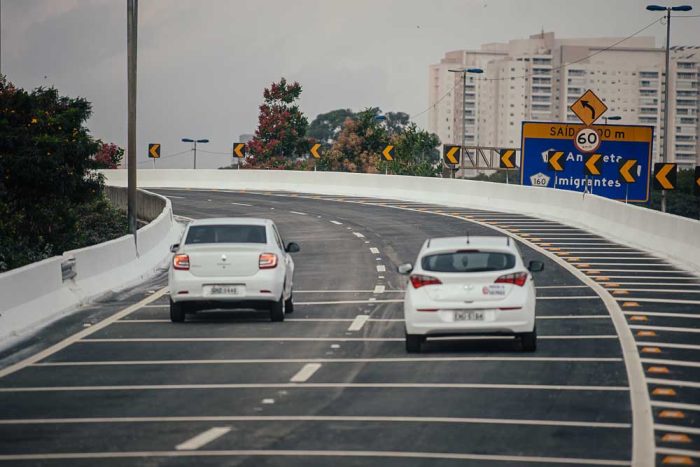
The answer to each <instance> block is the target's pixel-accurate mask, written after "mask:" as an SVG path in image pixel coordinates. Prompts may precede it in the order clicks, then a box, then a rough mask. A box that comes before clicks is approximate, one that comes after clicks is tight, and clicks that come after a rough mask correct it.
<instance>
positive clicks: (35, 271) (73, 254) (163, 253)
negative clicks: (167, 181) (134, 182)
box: [0, 188, 182, 348]
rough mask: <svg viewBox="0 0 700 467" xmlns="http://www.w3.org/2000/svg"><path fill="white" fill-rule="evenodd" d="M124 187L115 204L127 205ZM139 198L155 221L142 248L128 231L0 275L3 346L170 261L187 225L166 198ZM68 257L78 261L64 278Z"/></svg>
mask: <svg viewBox="0 0 700 467" xmlns="http://www.w3.org/2000/svg"><path fill="white" fill-rule="evenodd" d="M125 191H126V190H124V189H122V188H114V189H110V190H108V193H109V196H110V198H111V199H112V200H113V202H114V204H115V205H116V206H119V207H121V206H125V205H126V194H125ZM139 201H140V203H141V206H139V208H138V212H139V217H140V218H142V219H146V220H150V221H151V222H150V223H149V224H148V225H146V226H144V227H142V228H141V229H139V230H138V232H137V240H138V247H137V245H136V244H135V242H134V237H133V236H132V235H125V236H123V237H120V238H117V239H115V240H111V241H109V242H105V243H100V244H98V245H93V246H89V247H86V248H81V249H78V250H72V251H67V252H65V253H64V254H63V255H62V256H55V257H53V258H49V259H46V260H44V261H39V262H37V263H33V264H29V265H27V266H24V267H22V268H18V269H14V270H12V271H8V272H5V273H2V274H0V296H2V298H3V299H2V302H0V348H3V347H7V346H10V345H12V344H13V343H14V342H16V341H18V340H21V339H23V338H25V337H27V336H29V335H30V334H31V333H33V332H35V331H36V330H37V329H38V328H39V327H41V326H43V325H45V324H48V323H49V322H51V321H53V320H55V319H57V318H59V317H60V316H62V315H63V314H65V313H66V312H68V311H69V310H73V309H75V308H76V307H78V306H80V305H82V304H85V303H87V302H89V301H91V300H94V299H95V298H97V297H99V296H101V295H104V294H106V293H109V292H112V291H117V290H120V289H123V288H126V287H129V286H132V285H135V284H138V283H141V282H143V280H144V279H147V278H149V277H152V276H154V275H155V274H157V272H158V270H159V268H163V267H164V266H166V265H167V262H168V261H169V258H170V250H169V246H170V245H171V244H172V243H176V242H177V240H178V239H179V237H180V235H181V233H182V228H181V226H180V225H179V224H178V223H176V222H175V220H174V219H173V214H172V206H171V204H170V201H169V200H168V199H167V198H164V197H162V196H159V195H156V194H154V193H148V192H143V191H141V192H139ZM122 202H123V204H122ZM69 259H74V260H75V266H74V271H75V272H76V273H77V274H76V275H75V277H74V278H72V279H69V280H66V281H63V279H62V273H61V264H62V263H64V262H66V261H67V260H69Z"/></svg>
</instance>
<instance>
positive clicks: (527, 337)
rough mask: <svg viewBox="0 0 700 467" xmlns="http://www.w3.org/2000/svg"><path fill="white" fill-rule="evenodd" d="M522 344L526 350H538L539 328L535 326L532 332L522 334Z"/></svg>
mask: <svg viewBox="0 0 700 467" xmlns="http://www.w3.org/2000/svg"><path fill="white" fill-rule="evenodd" d="M520 345H521V347H522V349H523V351H524V352H534V351H535V350H537V328H533V330H532V332H524V333H522V334H520Z"/></svg>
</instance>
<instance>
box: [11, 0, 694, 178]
mask: <svg viewBox="0 0 700 467" xmlns="http://www.w3.org/2000/svg"><path fill="white" fill-rule="evenodd" d="M0 2H1V4H2V7H1V8H2V72H3V73H4V74H6V75H7V76H8V78H9V79H10V80H11V81H13V82H14V83H15V84H16V85H18V86H20V87H23V88H26V89H31V88H34V87H36V86H55V87H57V88H58V89H59V90H60V92H61V93H62V94H64V95H69V96H82V97H85V98H87V99H88V100H89V101H91V102H92V103H93V117H92V118H91V119H90V121H89V123H88V126H89V128H90V130H91V132H92V134H93V135H94V136H95V137H97V138H101V139H103V140H104V141H108V142H115V143H117V144H119V145H120V146H122V147H125V146H126V3H127V2H126V0H0ZM684 3H687V4H691V5H692V6H693V7H694V10H695V11H693V13H694V14H700V5H698V3H699V2H698V1H695V0H691V1H685V2H684ZM645 5H646V2H642V1H637V0H621V1H618V0H602V1H599V0H593V1H591V0H587V1H585V2H584V1H578V0H571V1H568V0H567V1H565V0H550V1H548V0H498V1H497V0H352V1H347V0H342V1H341V0H141V1H140V2H139V43H138V46H139V50H138V61H139V62H138V141H139V143H138V151H139V154H138V158H139V160H140V161H143V162H142V164H141V165H140V167H143V168H146V167H150V165H149V164H150V162H149V161H147V160H146V151H147V144H148V143H151V142H152V143H161V144H162V153H161V154H162V155H163V156H166V155H170V154H174V153H177V152H180V151H183V150H186V149H188V146H187V145H186V144H185V143H182V142H180V138H182V137H195V138H209V139H210V140H211V142H210V143H209V144H208V145H203V146H202V147H201V149H203V150H207V151H212V152H225V153H227V155H214V154H206V153H203V152H200V153H199V154H198V157H197V159H198V167H219V166H221V165H225V164H227V163H229V162H230V161H231V157H230V156H229V155H228V154H230V151H231V145H232V143H233V142H234V141H237V140H238V136H239V135H240V134H242V133H253V132H254V130H255V128H256V126H257V116H258V106H259V105H260V104H261V102H262V91H263V88H264V87H266V86H268V85H269V84H270V83H271V82H272V81H275V80H278V79H279V78H280V77H282V76H284V77H286V78H287V79H288V80H296V81H299V82H300V83H301V85H302V87H303V89H304V91H303V93H302V96H301V108H302V110H303V111H304V112H305V113H306V115H307V117H308V118H309V121H311V120H312V119H313V118H314V117H315V116H316V115H317V114H319V113H323V112H327V111H330V110H334V109H337V108H351V109H353V110H360V109H363V108H365V107H370V106H378V107H381V108H382V110H384V111H403V112H407V113H409V114H411V115H415V114H417V113H419V112H421V111H423V110H425V109H426V107H427V105H428V89H427V77H428V65H430V64H431V63H437V62H439V60H440V59H441V58H442V56H443V54H444V53H445V52H446V51H449V50H456V49H464V48H478V47H479V46H480V45H481V44H482V43H486V42H505V41H508V40H509V39H514V38H525V37H528V36H529V35H531V34H535V33H538V32H540V31H541V30H542V29H544V30H545V31H554V32H555V34H556V35H557V36H559V37H590V36H603V37H621V36H627V35H629V34H632V33H633V32H635V31H637V30H638V29H640V28H642V27H643V26H645V25H647V24H649V23H651V22H652V21H653V20H654V19H656V18H657V17H658V16H659V14H658V13H651V12H647V11H646V10H645V9H644V6H645ZM698 31H700V18H688V19H678V20H674V23H673V31H672V39H671V44H672V45H700V32H698ZM664 34H665V26H663V25H661V24H656V25H654V26H653V27H651V28H650V29H649V30H647V31H645V33H644V34H643V35H647V36H654V37H656V40H657V45H662V44H663V41H664ZM426 117H427V114H424V115H423V116H421V117H418V118H416V123H418V124H419V125H420V126H426V125H427V120H426ZM191 164H192V156H191V154H190V153H187V154H183V155H182V156H176V157H171V158H167V159H162V160H160V161H158V165H159V167H191Z"/></svg>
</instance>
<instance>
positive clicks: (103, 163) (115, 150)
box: [93, 141, 124, 169]
mask: <svg viewBox="0 0 700 467" xmlns="http://www.w3.org/2000/svg"><path fill="white" fill-rule="evenodd" d="M98 143H99V145H100V146H99V148H98V149H97V152H96V153H95V155H94V156H93V158H94V159H95V164H96V165H97V166H98V167H99V168H101V169H116V168H118V167H119V164H120V163H121V161H122V159H123V158H124V149H122V148H120V147H119V146H117V145H116V144H114V143H103V142H102V141H98Z"/></svg>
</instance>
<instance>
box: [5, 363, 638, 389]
mask: <svg viewBox="0 0 700 467" xmlns="http://www.w3.org/2000/svg"><path fill="white" fill-rule="evenodd" d="M309 365H318V367H320V366H321V365H320V364H313V363H309V364H308V365H306V366H309ZM306 366H305V367H304V368H306ZM304 368H302V370H304ZM309 371H310V370H309ZM315 371H316V370H314V372H315ZM312 374H313V373H312ZM309 376H311V375H309ZM289 388H300V389H305V388H308V389H337V388H364V389H367V388H372V389H425V388H428V389H508V390H510V389H522V390H526V391H533V390H543V391H613V392H627V391H629V387H627V386H580V385H579V386H574V385H561V384H486V383H304V382H295V381H291V380H290V382H289V383H251V384H245V383H230V384H226V383H221V384H139V385H105V386H28V387H3V388H0V393H35V392H94V391H166V390H167V391H170V390H188V389H192V390H202V389H289Z"/></svg>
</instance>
